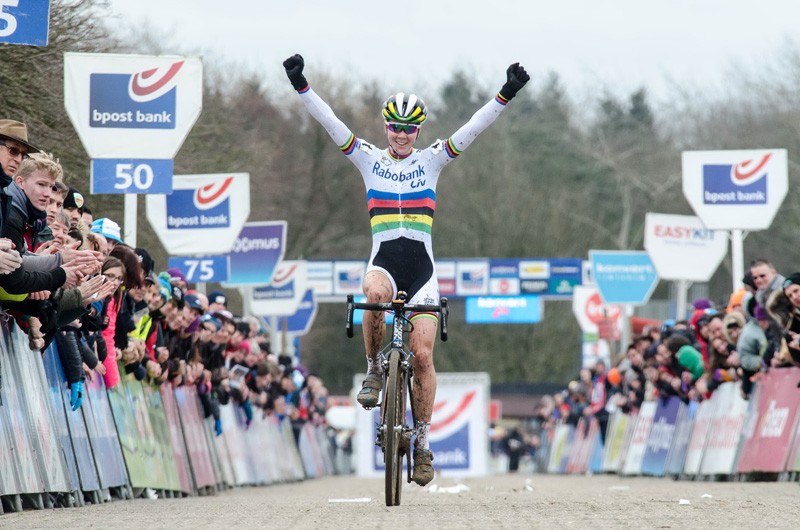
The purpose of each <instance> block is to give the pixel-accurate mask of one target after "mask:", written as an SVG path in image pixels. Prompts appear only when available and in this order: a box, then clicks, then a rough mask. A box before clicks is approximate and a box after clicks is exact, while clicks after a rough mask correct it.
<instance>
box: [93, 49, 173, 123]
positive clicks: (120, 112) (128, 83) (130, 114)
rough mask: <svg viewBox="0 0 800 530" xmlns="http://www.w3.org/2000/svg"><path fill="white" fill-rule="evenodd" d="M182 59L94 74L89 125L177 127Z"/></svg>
mask: <svg viewBox="0 0 800 530" xmlns="http://www.w3.org/2000/svg"><path fill="white" fill-rule="evenodd" d="M183 63H184V61H176V62H174V63H172V64H171V65H168V66H165V67H162V68H151V69H147V70H142V71H140V72H134V73H130V74H101V73H94V74H91V76H90V80H89V125H90V127H103V128H122V129H174V128H175V97H176V92H177V90H176V84H177V80H176V76H177V74H178V72H179V71H180V69H181V66H183Z"/></svg>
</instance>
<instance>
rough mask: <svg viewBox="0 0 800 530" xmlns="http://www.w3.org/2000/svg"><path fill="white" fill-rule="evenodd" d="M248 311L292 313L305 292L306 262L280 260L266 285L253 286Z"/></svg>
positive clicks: (275, 314)
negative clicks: (270, 280)
mask: <svg viewBox="0 0 800 530" xmlns="http://www.w3.org/2000/svg"><path fill="white" fill-rule="evenodd" d="M247 291H248V292H247V293H246V294H245V295H246V296H249V297H250V306H249V307H250V311H252V312H253V313H254V314H256V315H264V316H276V317H285V316H290V315H293V314H294V313H295V312H296V311H297V308H298V306H299V305H300V301H301V300H302V299H303V296H304V295H305V294H306V262H305V261H281V262H280V263H279V264H278V266H277V268H276V269H275V274H274V275H273V276H272V282H271V283H270V284H269V285H267V286H260V287H253V288H251V289H248V290H247Z"/></svg>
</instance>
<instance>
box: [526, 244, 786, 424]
mask: <svg viewBox="0 0 800 530" xmlns="http://www.w3.org/2000/svg"><path fill="white" fill-rule="evenodd" d="M742 281H743V284H744V286H743V287H742V288H741V289H739V290H737V291H735V292H733V293H732V294H731V295H730V297H729V298H728V301H727V305H724V304H720V305H719V306H717V305H715V304H714V303H713V302H712V301H711V300H709V299H707V298H700V299H697V300H695V301H694V302H693V303H692V308H691V312H690V313H689V314H688V315H686V316H687V318H685V319H681V320H678V321H675V320H666V321H664V322H663V323H662V325H661V326H660V327H647V328H645V329H644V330H643V333H642V334H641V335H639V336H636V337H635V338H634V339H633V341H632V342H631V343H630V344H628V345H627V347H626V349H625V351H624V352H622V353H620V354H619V356H618V357H617V358H615V359H613V361H612V363H611V366H610V367H608V366H606V363H605V362H603V361H598V362H597V363H596V364H595V365H594V366H593V367H592V368H585V369H583V370H581V371H580V374H579V376H578V378H577V379H575V380H573V381H570V383H569V384H568V386H567V388H566V389H565V390H564V391H563V392H559V393H556V394H555V395H553V396H547V397H546V399H544V400H543V402H542V405H541V407H540V411H539V414H538V417H539V418H540V419H541V420H542V422H543V423H545V424H548V425H551V426H552V425H554V424H557V423H568V424H571V425H577V423H578V421H579V420H580V419H581V418H591V417H594V418H596V419H597V420H598V423H599V424H600V428H601V436H603V437H605V431H606V427H607V423H608V419H609V415H610V414H611V413H613V412H614V411H615V410H621V411H623V412H636V411H638V409H639V407H641V405H642V402H644V401H650V400H655V399H658V398H660V397H669V396H677V397H678V398H680V399H681V400H683V401H684V402H689V401H690V400H694V401H702V400H704V399H708V398H710V397H711V395H712V394H713V392H714V391H715V390H716V389H717V388H718V387H719V386H720V385H721V384H722V383H725V382H729V381H738V382H740V386H739V388H740V391H741V395H742V397H743V398H744V399H749V397H750V395H751V394H752V390H753V385H754V383H755V382H756V381H758V380H759V379H761V378H762V377H763V374H764V373H765V372H767V371H769V370H779V369H781V368H786V367H792V366H800V272H793V273H791V274H789V275H787V276H783V275H781V274H779V273H778V272H777V270H776V269H775V267H774V266H773V265H772V263H770V262H769V261H768V260H765V259H756V260H754V261H753V262H751V264H750V267H749V270H748V271H747V272H746V273H745V276H744V278H743V280H742Z"/></svg>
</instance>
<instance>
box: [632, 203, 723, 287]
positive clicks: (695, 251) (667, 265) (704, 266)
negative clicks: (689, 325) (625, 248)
mask: <svg viewBox="0 0 800 530" xmlns="http://www.w3.org/2000/svg"><path fill="white" fill-rule="evenodd" d="M644 225H645V229H644V230H645V233H644V248H645V250H647V253H648V254H649V255H650V259H652V261H653V265H655V267H656V270H657V271H658V276H659V278H662V279H664V280H688V281H696V282H706V281H708V280H709V279H710V278H711V276H713V275H714V272H715V271H716V270H717V267H719V264H720V263H721V262H722V260H723V259H724V258H725V256H726V255H727V253H728V235H727V233H726V232H724V231H720V230H709V229H707V228H706V227H705V226H704V225H703V223H702V221H700V218H699V217H695V216H692V215H670V214H661V213H648V214H647V216H646V217H645V223H644Z"/></svg>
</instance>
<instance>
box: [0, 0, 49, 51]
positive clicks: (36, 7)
mask: <svg viewBox="0 0 800 530" xmlns="http://www.w3.org/2000/svg"><path fill="white" fill-rule="evenodd" d="M20 4H22V5H20ZM49 28H50V0H0V44H28V45H30V46H47V34H48V31H49Z"/></svg>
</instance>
